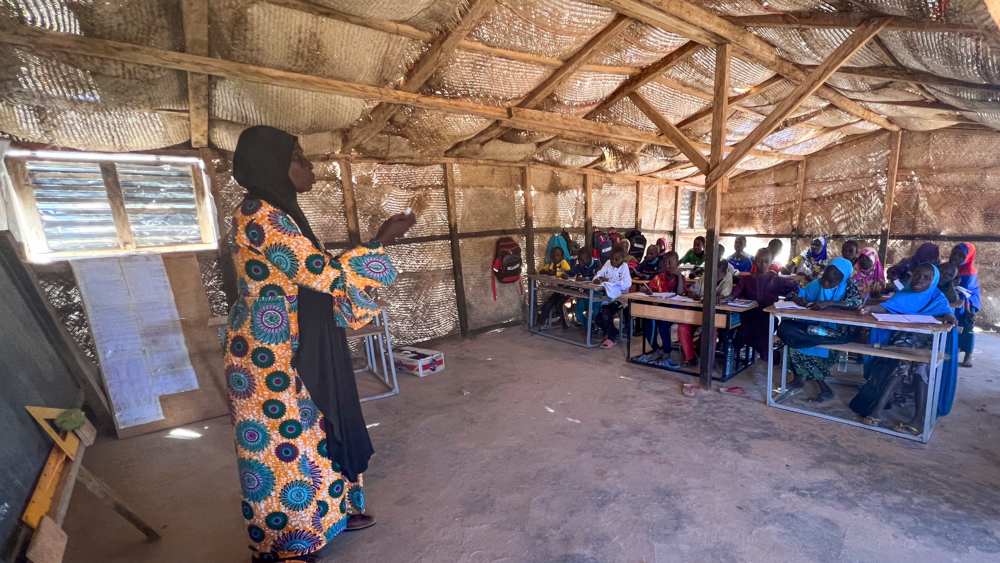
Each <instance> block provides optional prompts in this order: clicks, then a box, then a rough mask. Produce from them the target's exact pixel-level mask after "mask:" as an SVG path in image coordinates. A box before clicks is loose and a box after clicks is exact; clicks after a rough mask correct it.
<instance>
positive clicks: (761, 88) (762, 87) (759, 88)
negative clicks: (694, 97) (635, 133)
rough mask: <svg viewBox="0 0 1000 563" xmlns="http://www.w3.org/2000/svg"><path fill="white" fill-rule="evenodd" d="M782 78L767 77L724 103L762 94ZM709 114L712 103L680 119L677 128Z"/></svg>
mask: <svg viewBox="0 0 1000 563" xmlns="http://www.w3.org/2000/svg"><path fill="white" fill-rule="evenodd" d="M784 80H785V79H784V78H782V77H780V76H777V75H775V76H772V77H771V78H768V79H767V80H765V81H763V82H761V83H760V84H757V85H756V86H752V87H751V88H750V89H748V90H747V91H746V92H743V93H742V94H737V95H735V96H731V97H730V98H729V99H728V100H727V101H726V104H728V105H729V106H735V105H736V104H738V103H740V102H742V101H743V100H745V99H747V98H749V97H751V96H756V95H757V94H762V93H764V92H766V91H768V90H770V89H771V88H774V87H775V86H777V85H778V84H781V83H782V82H784ZM711 116H712V104H708V105H707V106H705V107H704V108H702V109H700V110H698V111H697V112H695V113H693V114H691V115H690V116H688V117H686V118H684V119H682V120H681V121H680V123H678V124H677V128H678V129H683V128H685V127H691V126H693V125H695V124H697V123H701V122H702V121H704V120H705V119H708V118H709V117H711Z"/></svg>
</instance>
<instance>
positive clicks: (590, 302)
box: [586, 289, 594, 348]
mask: <svg viewBox="0 0 1000 563" xmlns="http://www.w3.org/2000/svg"><path fill="white" fill-rule="evenodd" d="M586 309H587V327H586V330H587V348H590V347H591V346H593V345H594V344H593V342H592V341H591V338H592V336H591V335H592V334H593V333H594V290H593V289H587V307H586Z"/></svg>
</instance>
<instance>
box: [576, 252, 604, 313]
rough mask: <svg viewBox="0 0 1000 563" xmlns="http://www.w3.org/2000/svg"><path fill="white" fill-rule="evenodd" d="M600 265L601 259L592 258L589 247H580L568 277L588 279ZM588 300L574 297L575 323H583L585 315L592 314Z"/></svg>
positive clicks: (578, 279)
mask: <svg viewBox="0 0 1000 563" xmlns="http://www.w3.org/2000/svg"><path fill="white" fill-rule="evenodd" d="M600 267H601V261H600V260H598V259H597V258H594V256H593V254H591V252H590V249H589V248H581V249H580V250H578V251H577V253H576V261H575V262H574V263H573V266H572V267H571V268H570V270H569V277H570V278H572V279H575V280H576V281H583V280H589V279H591V278H593V277H594V274H596V273H597V269H598V268H600ZM589 304H590V300H588V299H587V298H585V297H577V299H576V309H575V313H576V322H577V324H581V325H582V324H583V323H585V322H586V320H587V315H590V314H592V310H591V308H590V307H588V305H589Z"/></svg>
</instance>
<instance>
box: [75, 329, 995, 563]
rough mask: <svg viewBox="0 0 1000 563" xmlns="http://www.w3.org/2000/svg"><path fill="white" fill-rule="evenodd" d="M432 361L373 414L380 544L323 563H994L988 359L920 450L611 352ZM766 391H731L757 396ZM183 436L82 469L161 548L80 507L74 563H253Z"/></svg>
mask: <svg viewBox="0 0 1000 563" xmlns="http://www.w3.org/2000/svg"><path fill="white" fill-rule="evenodd" d="M436 347H438V348H439V349H441V350H443V351H444V352H445V353H446V356H447V363H448V368H447V371H446V372H444V373H442V374H439V375H434V376H431V377H428V378H425V379H421V380H418V379H416V378H413V377H409V376H401V377H402V379H401V383H402V394H401V395H400V396H399V397H394V398H390V399H385V400H380V401H375V402H373V403H367V404H366V405H365V415H366V418H367V421H368V423H369V424H370V425H376V426H373V427H372V428H371V430H370V432H371V434H372V439H373V441H374V443H375V447H376V449H377V451H378V453H377V455H376V457H375V458H374V459H373V464H372V468H371V470H370V471H369V473H368V475H367V478H368V481H367V485H368V494H369V499H370V505H371V507H372V511H373V513H374V514H375V515H376V516H377V518H378V525H377V526H375V527H374V528H371V529H369V530H365V531H361V532H354V533H349V534H344V535H342V536H340V537H339V538H338V539H337V540H335V542H334V547H333V551H332V553H331V556H330V559H329V560H331V561H366V562H367V561H373V562H380V563H389V562H397V561H400V562H402V561H428V562H480V561H540V562H541V561H545V562H549V561H561V562H570V561H573V562H576V561H579V562H598V561H600V562H603V561H629V562H638V561H644V562H654V561H723V562H725V561H771V562H773V561H879V562H885V561H900V562H906V563H915V562H920V561H932V562H941V561H1000V439H998V434H1000V369H998V368H997V365H998V363H997V362H998V360H1000V338H998V337H995V336H983V337H981V338H980V340H979V343H978V348H979V352H978V356H977V358H976V361H977V362H976V367H975V368H973V369H963V370H962V371H961V381H960V384H959V389H958V401H957V403H956V405H955V409H954V412H953V413H952V414H951V415H950V416H948V417H946V418H943V419H942V420H941V421H940V423H939V424H938V427H937V430H936V431H935V434H934V437H933V439H932V440H931V443H930V444H928V445H926V446H925V445H920V444H918V443H913V442H909V441H904V440H901V439H898V438H893V437H889V436H885V435H882V434H878V433H876V432H871V431H867V430H863V429H858V428H853V427H848V426H846V425H840V424H836V423H833V422H829V421H825V420H821V419H818V418H813V417H808V416H803V415H799V414H796V413H790V412H784V411H779V410H777V409H770V408H767V407H766V406H765V405H764V404H763V403H762V402H761V400H762V398H761V397H759V396H751V397H749V398H740V397H732V396H724V395H721V394H719V393H717V392H714V393H713V392H701V393H700V394H699V395H698V396H696V397H694V398H688V397H685V396H683V395H681V393H680V384H681V383H682V382H687V381H691V379H690V378H687V377H686V376H682V375H676V374H669V373H667V372H662V371H657V370H654V369H651V368H644V367H638V366H633V365H629V364H626V363H625V362H624V361H623V359H622V350H621V349H620V348H619V349H615V350H611V351H603V350H592V351H584V350H582V349H580V348H576V347H574V346H570V345H568V344H563V343H559V342H554V341H552V340H549V339H545V338H541V337H538V336H531V335H529V334H528V333H527V332H526V331H525V330H524V329H521V328H515V329H510V330H508V331H506V332H504V333H500V334H497V333H493V334H486V335H483V336H480V337H478V338H475V339H471V340H466V341H460V340H449V341H445V342H441V343H438V344H436ZM764 373H765V370H764V369H762V367H761V366H760V365H759V364H758V365H757V366H755V368H754V369H753V371H752V373H751V372H745V373H744V374H741V376H739V377H738V378H737V379H736V380H734V381H733V383H736V384H740V385H744V386H746V387H747V388H748V389H757V390H759V389H761V386H760V383H759V382H760V381H762V378H763V377H764ZM754 379H756V380H757V383H754V381H753V380H754ZM837 391H838V393H843V392H846V388H844V387H838V389H837ZM185 428H186V429H188V430H191V431H194V432H197V433H199V434H200V435H201V437H199V438H194V439H176V438H170V437H168V433H167V432H161V433H157V434H152V435H148V436H143V437H139V438H133V439H130V440H124V441H117V440H113V439H107V440H103V441H101V442H99V443H98V444H97V445H96V446H94V447H93V448H91V449H89V450H88V451H87V455H86V460H85V465H87V467H89V468H90V469H91V470H92V471H93V472H94V473H96V474H97V475H99V476H101V477H103V478H104V479H106V480H107V481H108V482H109V483H110V484H112V485H113V486H114V487H115V488H116V489H117V490H118V491H119V492H120V493H121V495H122V496H123V497H124V498H125V499H127V500H128V502H130V503H131V504H132V505H133V507H134V508H135V509H136V510H137V511H138V512H139V513H141V514H142V515H144V516H145V518H147V519H148V520H149V521H150V522H151V523H153V524H154V525H155V526H156V527H157V528H158V529H160V531H161V533H162V535H163V539H162V540H161V541H159V542H157V543H153V544H148V543H144V542H143V541H142V536H141V535H139V534H138V532H136V531H135V530H134V529H132V528H130V527H129V526H128V524H126V523H125V522H124V521H123V520H121V519H120V518H119V517H118V516H117V515H116V514H114V513H113V512H111V511H110V510H109V509H108V508H106V507H105V506H103V505H101V504H99V503H98V502H97V501H96V500H95V499H94V498H93V497H92V496H91V495H90V494H89V493H88V492H86V491H85V490H83V489H82V487H78V488H77V492H76V494H75V496H74V499H73V503H72V506H71V509H70V513H69V516H68V518H67V521H66V524H65V528H66V531H67V532H68V534H69V547H68V555H67V559H66V560H67V561H70V562H88V563H89V562H97V561H100V562H104V563H111V562H122V563H125V562H127V563H136V562H157V563H178V562H182V561H198V562H212V563H215V562H219V563H222V562H230V561H233V562H236V561H247V560H248V556H247V553H248V552H247V550H246V545H247V543H248V541H247V539H246V531H245V530H244V529H243V523H242V519H241V517H240V509H239V504H240V503H239V487H238V482H237V478H236V463H235V456H234V451H233V442H232V429H231V427H230V425H229V423H228V420H227V419H226V418H220V419H214V420H209V421H205V422H204V423H201V424H197V425H191V426H188V427H185Z"/></svg>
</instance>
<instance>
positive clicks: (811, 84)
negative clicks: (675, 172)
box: [705, 18, 892, 187]
mask: <svg viewBox="0 0 1000 563" xmlns="http://www.w3.org/2000/svg"><path fill="white" fill-rule="evenodd" d="M891 19H892V18H877V19H874V20H870V21H869V22H867V23H865V24H864V25H862V26H861V27H859V28H857V29H856V30H855V31H854V32H853V33H852V34H851V35H850V36H849V37H848V38H847V39H845V40H844V41H843V42H842V43H841V44H840V45H838V46H837V48H836V49H834V50H833V52H832V53H830V55H829V56H828V57H827V58H826V60H825V61H823V64H821V65H820V66H819V67H818V68H816V69H815V70H814V71H812V73H810V74H809V76H808V77H807V79H806V80H804V81H802V82H801V83H799V85H798V86H796V87H795V89H794V90H792V92H791V93H790V94H789V95H788V97H787V98H785V99H784V100H782V101H781V103H779V104H778V106H777V107H776V108H774V111H772V112H771V113H770V114H769V115H768V116H767V118H765V119H764V121H762V122H761V123H760V125H758V126H757V127H756V128H754V130H753V131H752V132H751V133H750V134H749V135H747V137H746V138H745V139H743V140H742V141H740V142H739V143H737V144H736V146H735V147H733V149H732V151H730V152H729V154H728V155H727V156H726V159H725V160H724V161H722V163H720V164H719V165H718V166H713V167H712V172H711V173H710V174H709V175H708V176H707V177H706V178H705V186H706V187H711V186H712V185H714V184H716V183H718V182H719V181H720V180H721V179H722V178H724V177H725V176H726V175H727V174H728V173H729V171H731V170H732V169H733V168H735V167H736V165H737V164H739V162H740V161H741V160H742V159H743V157H745V156H746V155H747V154H748V153H749V152H750V150H751V149H753V147H755V146H757V143H759V142H761V141H762V140H763V139H764V138H765V137H767V136H768V135H770V134H771V132H772V131H774V129H775V128H777V127H778V125H780V124H781V122H782V121H783V120H784V119H785V118H786V117H788V115H789V114H791V113H792V112H793V111H795V109H796V108H798V107H799V105H801V104H802V102H803V101H805V99H806V98H808V97H809V96H811V95H812V94H813V93H814V92H816V90H817V89H819V87H820V86H821V85H822V84H823V83H824V82H826V81H827V79H829V78H830V76H831V75H833V73H834V72H835V71H836V70H837V68H838V67H840V66H841V65H843V64H844V63H845V62H847V60H848V59H849V58H851V57H852V56H853V55H854V54H855V53H857V52H858V51H859V50H860V49H861V48H862V47H864V46H865V44H866V43H868V41H870V40H871V39H872V38H873V37H875V36H876V35H878V32H879V31H882V29H884V28H885V26H886V25H888V23H889V22H890V21H891Z"/></svg>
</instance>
